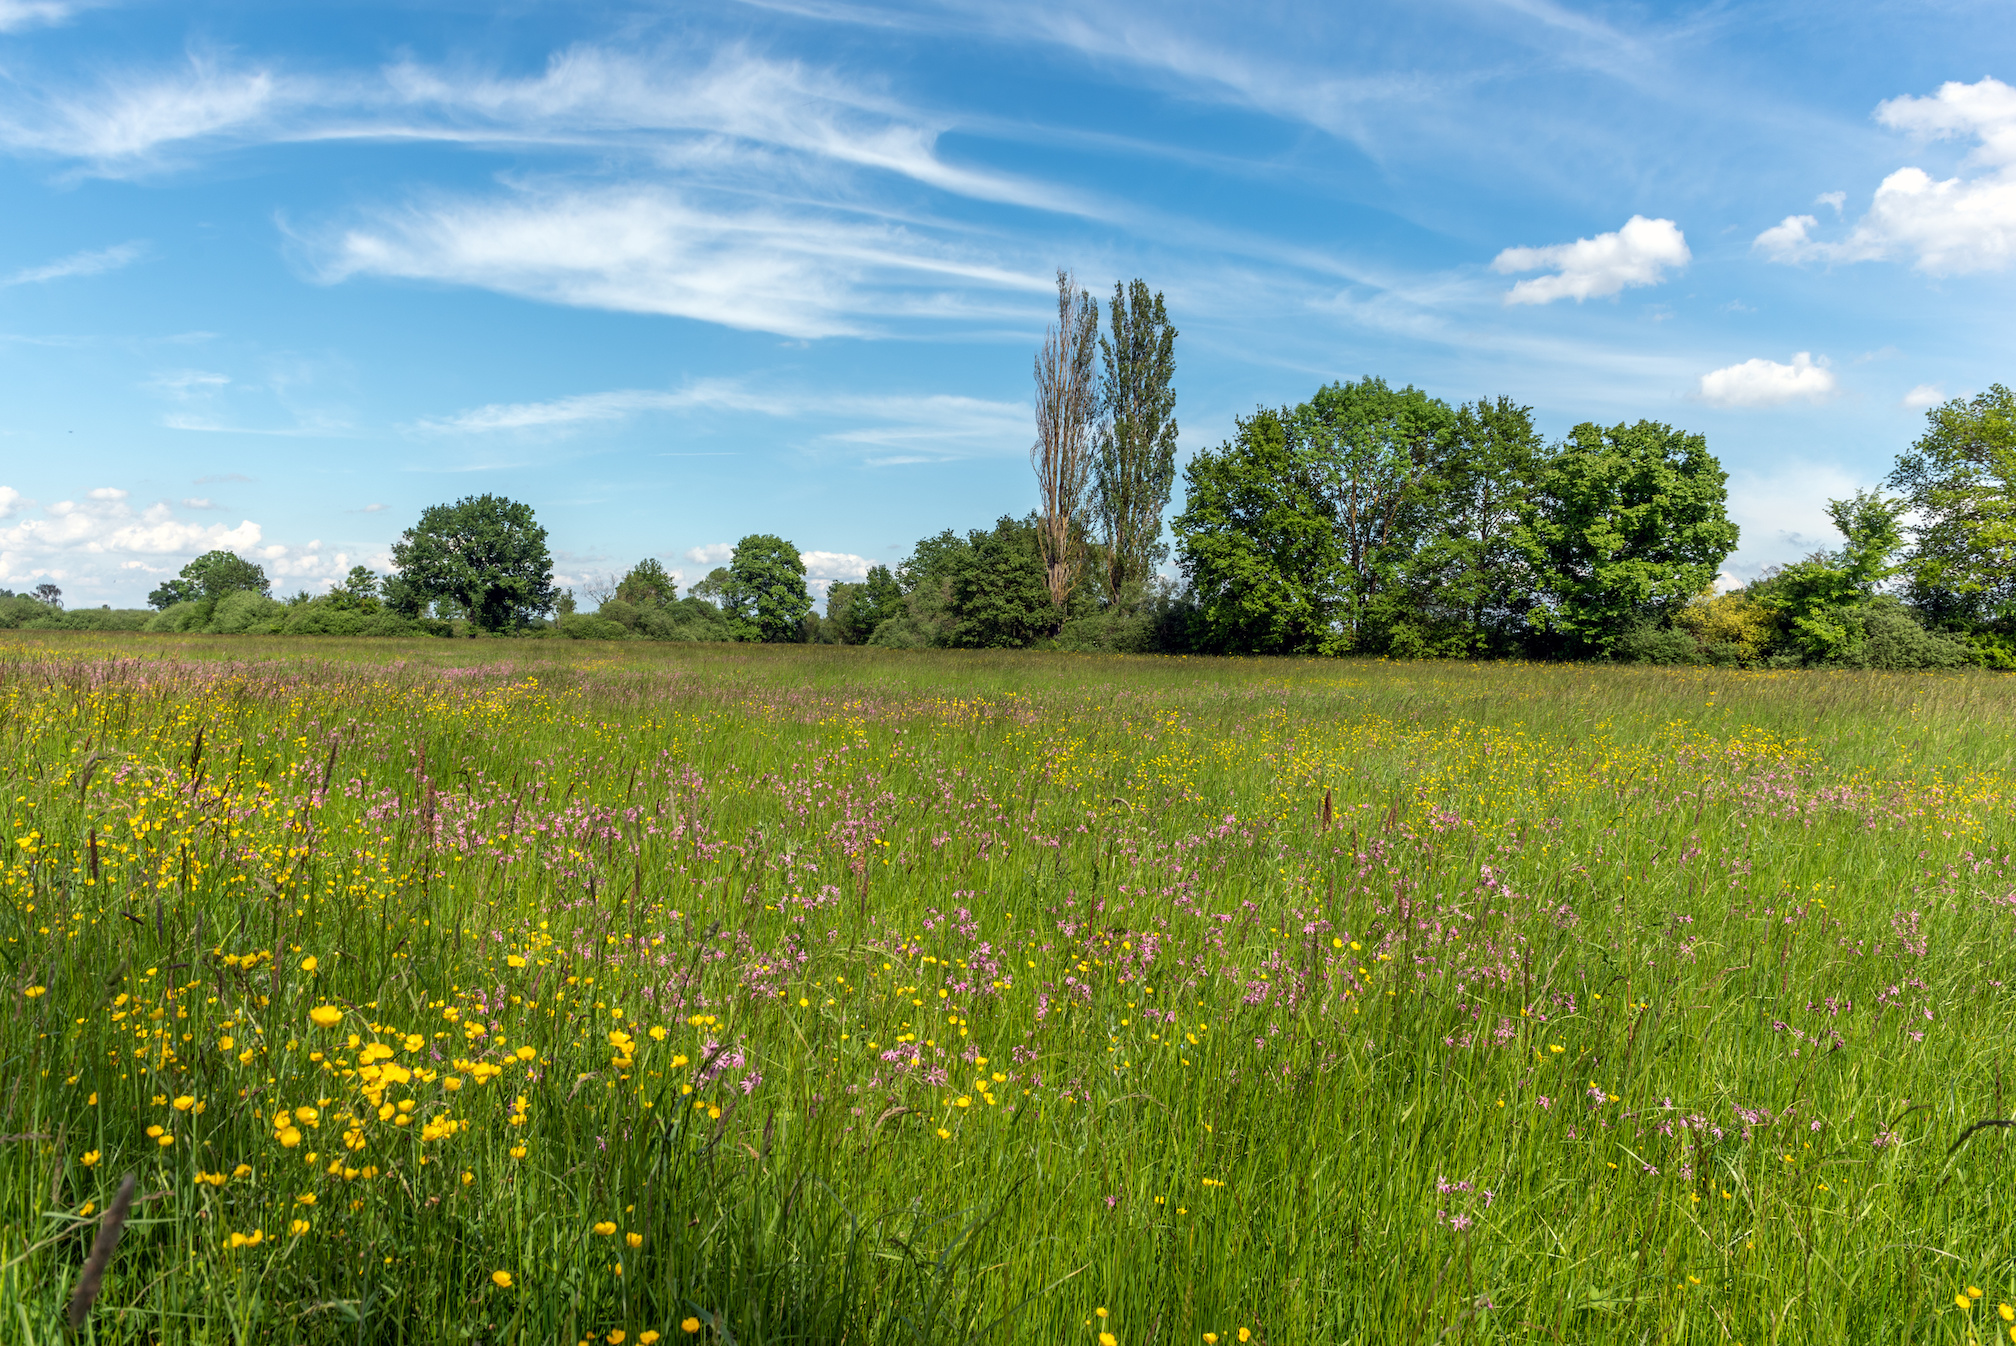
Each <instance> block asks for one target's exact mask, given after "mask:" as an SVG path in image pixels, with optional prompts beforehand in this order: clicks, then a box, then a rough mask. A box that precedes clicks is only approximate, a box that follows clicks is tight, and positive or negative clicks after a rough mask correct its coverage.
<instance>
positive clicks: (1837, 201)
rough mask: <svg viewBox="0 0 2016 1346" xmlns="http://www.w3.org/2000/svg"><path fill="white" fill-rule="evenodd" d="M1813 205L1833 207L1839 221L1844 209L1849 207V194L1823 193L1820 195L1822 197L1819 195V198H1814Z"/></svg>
mask: <svg viewBox="0 0 2016 1346" xmlns="http://www.w3.org/2000/svg"><path fill="white" fill-rule="evenodd" d="M1813 204H1814V205H1816V206H1832V207H1834V214H1835V217H1836V218H1837V219H1838V218H1839V217H1840V214H1841V212H1842V210H1843V209H1844V208H1845V207H1846V206H1847V204H1848V193H1846V192H1822V193H1820V195H1818V196H1816V197H1814V198H1813Z"/></svg>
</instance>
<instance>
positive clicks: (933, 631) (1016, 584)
mask: <svg viewBox="0 0 2016 1346" xmlns="http://www.w3.org/2000/svg"><path fill="white" fill-rule="evenodd" d="M1041 530H1042V524H1041V522H1040V521H1039V520H1038V518H1037V517H1036V516H1035V515H1034V514H1030V515H1027V516H1025V517H1023V518H1020V519H1017V518H1014V517H1013V516H1011V515H1006V514H1004V515H1002V516H1001V517H1000V518H999V519H998V520H996V521H995V524H994V527H992V528H991V529H980V528H975V529H971V530H969V531H968V532H967V533H966V535H965V536H964V537H961V536H960V535H959V534H957V533H954V532H953V531H952V530H951V529H949V528H948V529H946V530H944V531H943V532H941V533H938V534H936V535H935V536H932V537H927V538H924V539H921V540H920V541H919V542H918V543H917V546H916V547H915V548H914V549H913V550H912V551H911V553H910V555H909V556H908V557H906V558H904V560H903V561H902V562H901V563H900V564H899V565H898V566H897V567H896V575H895V578H896V582H897V583H899V584H901V585H902V586H903V607H902V609H899V610H898V611H897V612H896V613H895V615H893V616H889V617H885V618H882V619H881V620H880V621H879V622H878V623H877V625H876V627H875V632H874V635H873V636H871V637H870V639H869V642H868V643H869V644H872V645H877V646H880V647H882V648H885V649H923V648H928V647H933V646H936V647H944V648H954V649H1027V648H1029V647H1031V646H1034V645H1038V644H1041V643H1044V642H1045V641H1047V640H1049V639H1050V637H1052V636H1053V635H1055V634H1056V632H1057V630H1058V628H1059V627H1060V626H1061V625H1062V624H1063V623H1065V622H1068V621H1070V620H1071V619H1072V618H1074V617H1079V616H1083V615H1085V614H1086V613H1088V612H1090V611H1091V610H1092V608H1093V606H1094V604H1095V602H1096V599H1095V598H1094V596H1093V593H1092V588H1091V586H1090V585H1082V584H1081V585H1080V586H1079V587H1078V588H1076V589H1074V590H1072V591H1071V593H1070V595H1069V597H1068V601H1067V603H1066V605H1065V607H1064V609H1063V610H1062V611H1061V612H1060V611H1059V610H1058V608H1057V606H1056V604H1055V602H1054V597H1053V594H1052V592H1051V589H1050V587H1049V573H1048V570H1047V568H1046V565H1045V559H1044V551H1043V547H1044V540H1043V534H1042V531H1041ZM878 583H879V582H878ZM890 601H891V600H890V598H889V595H888V589H887V587H886V586H884V587H882V588H881V597H880V598H879V599H878V602H879V603H884V604H888V603H890ZM891 605H892V606H893V604H891Z"/></svg>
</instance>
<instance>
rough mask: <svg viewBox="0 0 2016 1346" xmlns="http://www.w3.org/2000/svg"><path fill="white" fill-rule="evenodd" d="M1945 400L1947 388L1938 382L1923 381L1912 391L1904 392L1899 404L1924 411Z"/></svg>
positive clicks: (1913, 409)
mask: <svg viewBox="0 0 2016 1346" xmlns="http://www.w3.org/2000/svg"><path fill="white" fill-rule="evenodd" d="M1945 400H1946V389H1945V388H1943V387H1941V386H1940V385H1939V384H1936V383H1921V384H1919V385H1918V386H1917V387H1916V388H1913V389H1912V390H1911V391H1910V392H1908V393H1906V394H1904V396H1903V398H1902V399H1901V400H1900V401H1899V402H1898V403H1897V405H1898V406H1900V407H1906V408H1908V409H1910V410H1912V411H1923V410H1925V409H1926V408H1927V407H1936V406H1938V405H1940V404H1941V403H1943V402H1944V401H1945Z"/></svg>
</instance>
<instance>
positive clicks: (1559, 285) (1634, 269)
mask: <svg viewBox="0 0 2016 1346" xmlns="http://www.w3.org/2000/svg"><path fill="white" fill-rule="evenodd" d="M1692 260H1693V254H1692V253H1690V252H1689V251H1688V250H1687V239H1686V237H1685V236H1684V235H1683V234H1682V233H1681V232H1680V227H1679V226H1678V225H1676V224H1674V223H1673V221H1671V220H1648V219H1646V218H1645V217H1644V216H1643V215H1633V216H1632V217H1631V218H1630V219H1629V220H1627V221H1625V223H1624V227H1623V228H1622V229H1619V230H1617V231H1616V232H1615V233H1609V234H1598V235H1596V237H1594V238H1578V239H1576V240H1575V241H1574V242H1573V243H1556V244H1553V245H1551V246H1548V247H1544V248H1507V249H1505V251H1503V252H1501V253H1499V254H1498V256H1497V257H1496V258H1495V259H1493V261H1492V263H1491V269H1492V270H1493V271H1496V272H1498V273H1499V274H1500V275H1511V274H1514V273H1516V272H1520V271H1553V272H1554V273H1555V274H1553V275H1551V276H1540V277H1537V278H1535V279H1533V280H1522V281H1520V282H1519V283H1518V284H1516V285H1514V286H1513V287H1512V288H1511V289H1510V290H1508V291H1507V292H1506V294H1505V302H1506V303H1508V304H1550V303H1552V302H1553V301H1555V300H1556V299H1573V300H1574V301H1575V302H1576V303H1578V304H1579V303H1581V302H1582V301H1583V300H1584V299H1600V298H1603V297H1605V296H1608V295H1614V294H1616V293H1618V292H1619V291H1621V290H1623V289H1624V288H1625V287H1626V286H1635V285H1657V284H1659V283H1660V282H1661V281H1663V280H1665V279H1666V269H1667V268H1668V267H1675V268H1677V267H1683V266H1686V265H1687V263H1688V262H1690V261H1692Z"/></svg>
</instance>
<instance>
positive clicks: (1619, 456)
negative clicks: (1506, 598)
mask: <svg viewBox="0 0 2016 1346" xmlns="http://www.w3.org/2000/svg"><path fill="white" fill-rule="evenodd" d="M1726 481H1727V474H1726V473H1725V472H1723V470H1722V465H1721V464H1720V463H1719V462H1717V461H1716V460H1715V457H1714V455H1712V454H1710V453H1709V452H1708V445H1707V441H1706V440H1704V439H1703V438H1702V437H1701V436H1700V435H1692V434H1687V433H1685V432H1684V431H1679V430H1675V429H1673V428H1672V427H1671V426H1667V425H1661V424H1658V423H1657V422H1653V421H1639V422H1638V423H1637V424H1635V425H1624V424H1621V423H1620V424H1618V425H1614V426H1611V427H1609V428H1607V429H1605V428H1603V427H1600V426H1596V425H1593V424H1589V423H1587V422H1585V423H1583V424H1581V425H1578V426H1576V427H1575V428H1574V429H1573V430H1571V431H1570V432H1569V434H1568V438H1567V439H1566V440H1565V441H1564V442H1563V443H1562V444H1561V445H1560V446H1559V447H1558V448H1556V449H1555V450H1554V451H1553V452H1552V453H1550V454H1549V455H1547V457H1546V459H1545V460H1544V462H1543V463H1542V464H1541V465H1540V470H1539V480H1538V482H1537V483H1536V485H1535V488H1534V490H1533V492H1532V494H1531V496H1530V497H1529V498H1528V500H1527V501H1526V502H1525V504H1524V506H1523V508H1522V514H1521V518H1520V523H1519V526H1518V528H1517V529H1516V530H1515V531H1514V534H1513V541H1514V544H1515V545H1516V546H1517V547H1518V548H1519V551H1520V553H1521V555H1522V556H1523V558H1524V559H1525V561H1526V564H1527V565H1528V566H1529V567H1530V570H1531V573H1532V576H1533V582H1534V585H1535V589H1536V591H1537V593H1538V595H1539V597H1540V598H1541V600H1542V606H1540V607H1538V608H1537V609H1535V611H1534V612H1533V613H1532V614H1531V616H1530V620H1532V621H1533V622H1534V624H1535V625H1537V626H1539V627H1541V628H1543V629H1545V630H1548V631H1551V632H1553V633H1556V634H1557V635H1559V636H1561V637H1564V638H1565V640H1566V642H1567V646H1568V648H1569V649H1571V650H1588V651H1593V652H1596V653H1604V654H1607V653H1610V652H1612V651H1613V650H1614V649H1615V648H1616V646H1617V645H1618V643H1619V642H1620V641H1621V639H1622V638H1623V636H1624V635H1625V634H1626V633H1627V632H1629V631H1631V630H1632V629H1634V628H1635V627H1636V626H1638V625H1639V624H1640V623H1642V622H1644V621H1647V620H1657V619H1659V618H1660V617H1662V616H1666V615H1670V613H1671V612H1672V611H1673V610H1675V609H1677V608H1679V607H1681V606H1682V605H1684V604H1685V603H1687V602H1688V601H1689V600H1690V599H1692V598H1693V597H1694V596H1695V595H1696V594H1698V593H1700V592H1701V591H1702V590H1703V589H1706V588H1707V587H1708V586H1709V584H1710V583H1711V582H1712V581H1713V580H1714V578H1715V576H1716V573H1717V572H1718V571H1719V570H1720V569H1721V566H1722V562H1723V561H1725V560H1726V559H1728V556H1729V553H1730V552H1731V551H1733V550H1735V547H1736V539H1737V529H1736V525H1735V524H1734V523H1731V522H1730V520H1729V516H1728V513H1727V508H1726V507H1727V501H1728V493H1727V490H1726V488H1725V483H1726Z"/></svg>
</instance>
